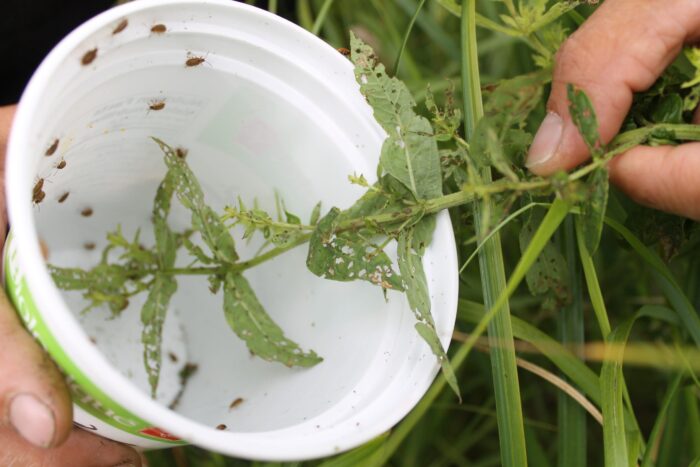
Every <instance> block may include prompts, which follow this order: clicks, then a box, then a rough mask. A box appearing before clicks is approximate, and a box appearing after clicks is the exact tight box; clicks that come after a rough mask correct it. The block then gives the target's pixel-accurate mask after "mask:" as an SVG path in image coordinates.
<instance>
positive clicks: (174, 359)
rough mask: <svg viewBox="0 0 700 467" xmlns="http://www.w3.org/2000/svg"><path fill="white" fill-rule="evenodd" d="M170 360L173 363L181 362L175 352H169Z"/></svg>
mask: <svg viewBox="0 0 700 467" xmlns="http://www.w3.org/2000/svg"><path fill="white" fill-rule="evenodd" d="M168 358H170V361H171V362H173V363H177V362H178V360H179V359H178V358H177V355H175V354H174V353H173V352H168Z"/></svg>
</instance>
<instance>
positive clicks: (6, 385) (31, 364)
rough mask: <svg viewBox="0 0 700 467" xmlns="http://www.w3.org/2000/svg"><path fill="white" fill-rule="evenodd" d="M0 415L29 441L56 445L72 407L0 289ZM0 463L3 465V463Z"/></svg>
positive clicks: (69, 422) (49, 364)
mask: <svg viewBox="0 0 700 467" xmlns="http://www.w3.org/2000/svg"><path fill="white" fill-rule="evenodd" d="M0 342H2V344H3V348H4V349H7V350H8V351H6V352H4V354H3V356H2V360H1V361H0V414H2V421H3V425H5V426H7V427H12V428H13V429H14V430H15V431H16V432H17V433H18V434H20V435H21V436H22V437H23V438H24V439H26V440H27V441H29V442H30V443H31V444H33V445H35V446H40V447H49V446H56V445H59V444H60V443H62V442H63V441H64V440H65V439H66V437H67V436H68V435H69V434H70V431H71V428H72V425H73V410H72V405H71V400H70V396H69V394H68V390H67V389H66V386H65V384H64V382H63V378H62V377H61V374H60V373H59V371H58V369H57V368H56V366H55V365H54V363H53V362H52V361H51V359H50V358H49V357H48V355H47V354H46V353H45V352H44V351H43V350H42V349H41V348H40V347H39V345H38V344H37V343H36V342H35V341H34V339H32V337H31V336H30V335H29V333H27V331H26V330H25V329H24V328H23V327H22V325H21V324H20V322H19V319H18V317H17V314H16V312H15V310H14V309H13V308H12V306H11V305H10V304H9V302H8V301H7V297H6V296H5V294H4V293H3V292H2V291H0ZM3 465H4V464H3Z"/></svg>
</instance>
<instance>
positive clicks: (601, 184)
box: [579, 167, 610, 255]
mask: <svg viewBox="0 0 700 467" xmlns="http://www.w3.org/2000/svg"><path fill="white" fill-rule="evenodd" d="M586 186H587V187H588V188H589V190H590V192H589V197H588V199H587V200H586V201H584V202H583V203H582V205H581V218H580V220H579V222H581V227H582V232H583V235H584V238H585V240H586V241H585V243H586V249H588V252H589V253H590V254H591V255H592V254H593V253H595V252H596V250H597V249H598V244H599V243H600V237H601V235H602V232H603V221H604V219H605V210H606V209H607V206H608V192H609V188H610V183H609V181H608V169H606V168H605V167H600V168H598V169H596V170H595V171H594V172H593V173H592V174H591V175H590V176H589V177H588V180H587V181H586Z"/></svg>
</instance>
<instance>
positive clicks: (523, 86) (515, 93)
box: [484, 71, 551, 125]
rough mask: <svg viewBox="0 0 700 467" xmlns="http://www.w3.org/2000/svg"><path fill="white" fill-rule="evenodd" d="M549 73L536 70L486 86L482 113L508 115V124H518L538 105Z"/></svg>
mask: <svg viewBox="0 0 700 467" xmlns="http://www.w3.org/2000/svg"><path fill="white" fill-rule="evenodd" d="M550 77H551V73H550V74H549V75H548V74H547V73H546V72H542V71H539V72H536V73H530V74H527V75H522V76H518V77H516V78H512V79H507V80H503V81H500V82H499V83H497V84H496V85H495V86H493V87H491V88H487V90H486V92H485V95H484V113H485V114H486V115H488V116H495V115H503V114H506V115H507V117H508V120H509V121H508V124H509V125H512V124H520V123H522V122H524V121H525V119H526V118H527V117H528V115H530V113H531V112H532V111H533V110H534V109H535V108H536V107H537V106H538V105H539V103H540V101H541V98H542V88H543V86H544V84H545V83H546V82H547V81H548V80H549V79H550Z"/></svg>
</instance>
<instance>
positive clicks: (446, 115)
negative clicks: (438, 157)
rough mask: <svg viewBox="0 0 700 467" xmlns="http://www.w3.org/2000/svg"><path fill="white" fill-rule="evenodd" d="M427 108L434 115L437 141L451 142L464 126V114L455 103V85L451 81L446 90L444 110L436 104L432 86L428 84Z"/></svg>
mask: <svg viewBox="0 0 700 467" xmlns="http://www.w3.org/2000/svg"><path fill="white" fill-rule="evenodd" d="M425 106H426V108H427V109H428V111H429V112H430V113H431V114H432V121H433V126H434V127H435V139H436V140H437V141H449V140H451V139H452V138H453V137H454V135H455V134H456V133H457V131H458V130H459V127H460V126H461V125H462V112H461V111H460V110H459V109H458V108H457V107H456V106H455V101H454V83H453V82H452V81H450V82H449V84H448V87H447V89H446V90H445V107H444V108H442V109H441V108H439V107H438V105H437V104H436V103H435V96H433V92H432V90H431V89H430V84H428V87H427V89H426V92H425Z"/></svg>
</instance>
